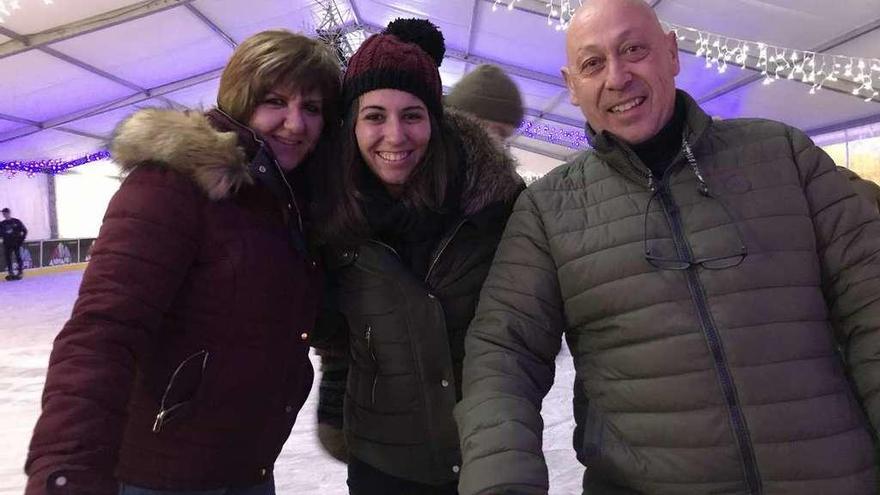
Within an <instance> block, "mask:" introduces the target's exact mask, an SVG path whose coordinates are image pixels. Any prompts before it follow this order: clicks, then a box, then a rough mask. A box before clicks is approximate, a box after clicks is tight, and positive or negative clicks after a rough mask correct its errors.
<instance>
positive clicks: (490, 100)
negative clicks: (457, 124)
mask: <svg viewBox="0 0 880 495" xmlns="http://www.w3.org/2000/svg"><path fill="white" fill-rule="evenodd" d="M445 102H446V104H447V105H449V106H451V107H454V108H457V109H459V110H461V111H463V112H467V113H470V114H472V115H474V116H476V117H479V118H481V119H483V120H491V121H495V122H502V123H504V124H510V125H512V126H514V127H519V125H520V123H521V122H522V119H523V103H522V97H521V96H520V94H519V89H517V87H516V83H515V82H513V80H512V79H510V77H509V76H508V75H507V74H505V73H504V71H502V70H501V69H500V68H498V67H496V66H494V65H480V66H478V67H477V68H476V69H474V70H473V71H471V72H470V73H469V74H468V75H466V76H464V77H463V78H462V79H461V80H460V81H459V82H458V84H456V85H455V86H454V87H453V88H452V91H450V92H449V94H448V95H446V99H445Z"/></svg>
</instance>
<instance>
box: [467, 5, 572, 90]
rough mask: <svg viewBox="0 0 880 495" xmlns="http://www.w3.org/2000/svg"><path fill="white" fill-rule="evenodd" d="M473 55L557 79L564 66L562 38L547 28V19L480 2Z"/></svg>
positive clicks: (563, 42)
mask: <svg viewBox="0 0 880 495" xmlns="http://www.w3.org/2000/svg"><path fill="white" fill-rule="evenodd" d="M475 30H476V32H477V35H476V36H475V37H474V44H473V49H472V50H471V52H472V53H473V54H475V55H478V56H481V57H485V58H491V59H495V60H497V61H499V62H504V63H506V64H510V65H515V66H519V67H526V68H528V69H531V70H535V71H539V72H543V73H545V74H548V75H551V76H555V77H560V75H559V69H560V68H561V67H562V66H563V65H565V35H564V34H563V33H560V32H557V31H554V30H553V29H552V28H550V27H548V26H547V18H546V17H544V16H541V15H538V14H532V13H529V12H523V11H521V10H517V9H514V10H507V9H506V8H501V9H498V10H497V11H496V12H492V3H491V2H486V1H481V3H480V6H479V14H478V16H477V23H476V26H475Z"/></svg>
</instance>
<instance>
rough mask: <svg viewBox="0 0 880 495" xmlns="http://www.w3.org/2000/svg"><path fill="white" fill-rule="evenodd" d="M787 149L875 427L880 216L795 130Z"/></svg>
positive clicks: (879, 378)
mask: <svg viewBox="0 0 880 495" xmlns="http://www.w3.org/2000/svg"><path fill="white" fill-rule="evenodd" d="M790 132H791V133H792V135H791V142H792V148H793V152H794V156H795V160H796V163H797V166H798V168H799V171H800V174H801V177H802V180H803V183H804V187H805V192H806V198H807V202H808V205H809V208H810V214H811V215H812V219H813V225H814V229H815V232H816V243H817V245H816V250H817V253H818V255H819V262H820V264H821V268H822V284H823V291H824V294H825V300H826V302H827V304H828V307H829V311H830V318H831V323H832V326H833V328H834V332H835V336H836V338H837V340H838V343H839V345H840V348H841V351H842V353H843V357H844V360H845V362H846V366H847V368H848V372H849V375H850V376H851V378H852V381H853V384H854V387H855V391H856V393H857V395H858V396H859V398H860V400H861V401H862V404H863V406H864V408H865V410H866V411H867V413H868V416H869V418H870V421H871V425H872V426H873V428H874V431H875V432H876V431H877V429H878V427H880V217H878V216H877V212H875V211H871V209H870V205H869V203H868V202H867V201H862V200H861V199H860V198H859V196H858V194H857V193H856V192H855V190H854V189H853V187H852V186H851V185H850V184H849V183H848V181H847V179H846V177H844V176H843V174H840V173H838V172H837V170H836V168H835V166H834V162H833V161H832V159H831V158H830V157H829V156H828V155H827V154H825V152H824V151H822V150H821V149H820V148H819V147H817V146H815V145H814V144H813V143H812V141H810V139H809V138H808V137H807V136H806V135H804V134H802V133H801V132H800V131H797V130H795V129H792V130H791V131H790Z"/></svg>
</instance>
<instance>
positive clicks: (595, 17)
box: [562, 0, 679, 144]
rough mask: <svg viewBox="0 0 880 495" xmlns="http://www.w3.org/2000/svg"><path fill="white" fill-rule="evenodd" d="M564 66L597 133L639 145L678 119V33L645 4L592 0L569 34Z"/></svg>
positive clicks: (630, 0)
mask: <svg viewBox="0 0 880 495" xmlns="http://www.w3.org/2000/svg"><path fill="white" fill-rule="evenodd" d="M566 54H567V58H568V62H567V64H566V66H565V67H563V68H562V75H563V77H564V78H565V81H566V84H567V85H568V88H569V91H570V92H571V100H572V103H573V104H575V105H577V106H579V107H580V108H581V111H582V112H583V114H584V117H586V119H587V122H588V123H589V125H590V127H592V128H593V130H594V131H597V132H599V131H609V132H611V133H613V134H615V135H616V136H617V137H619V138H621V139H623V140H624V141H625V142H629V143H631V144H637V143H639V142H643V141H645V140H647V139H650V138H651V137H653V136H654V135H655V134H656V133H657V132H659V131H660V129H662V127H663V125H665V124H666V122H668V121H669V119H671V118H672V113H673V110H674V108H675V76H676V75H677V74H678V71H679V62H678V48H677V44H676V40H675V35H673V34H671V33H668V34H667V33H664V32H663V28H662V26H661V25H660V20H659V19H657V15H656V14H655V13H654V10H653V9H652V8H651V6H650V5H648V4H647V3H645V2H644V1H643V0H587V1H585V2H584V3H583V5H582V6H581V7H580V8H579V9H578V10H577V12H575V15H574V16H573V17H572V20H571V24H570V25H569V28H568V33H567V35H566Z"/></svg>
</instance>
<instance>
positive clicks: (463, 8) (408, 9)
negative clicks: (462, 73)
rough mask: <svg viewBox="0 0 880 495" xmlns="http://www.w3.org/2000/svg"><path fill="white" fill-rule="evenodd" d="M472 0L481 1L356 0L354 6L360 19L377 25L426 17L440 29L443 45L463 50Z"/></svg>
mask: <svg viewBox="0 0 880 495" xmlns="http://www.w3.org/2000/svg"><path fill="white" fill-rule="evenodd" d="M474 1H479V2H482V1H483V0H443V1H442V2H441V1H436V0H357V1H355V5H356V6H357V10H358V13H360V15H361V22H363V23H365V24H369V25H373V26H377V27H379V28H384V27H385V26H387V25H388V23H389V22H391V21H393V20H394V19H396V18H398V17H419V18H423V19H430V20H431V22H433V23H434V24H436V25H437V27H439V28H440V30H441V31H442V32H443V38H444V39H445V40H446V47H447V48H453V49H456V50H462V51H464V50H466V49H467V44H468V38H469V37H468V21H469V19H470V16H471V12H473V7H474Z"/></svg>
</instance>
